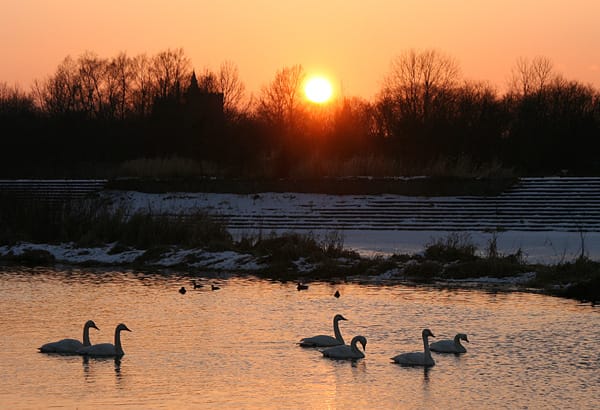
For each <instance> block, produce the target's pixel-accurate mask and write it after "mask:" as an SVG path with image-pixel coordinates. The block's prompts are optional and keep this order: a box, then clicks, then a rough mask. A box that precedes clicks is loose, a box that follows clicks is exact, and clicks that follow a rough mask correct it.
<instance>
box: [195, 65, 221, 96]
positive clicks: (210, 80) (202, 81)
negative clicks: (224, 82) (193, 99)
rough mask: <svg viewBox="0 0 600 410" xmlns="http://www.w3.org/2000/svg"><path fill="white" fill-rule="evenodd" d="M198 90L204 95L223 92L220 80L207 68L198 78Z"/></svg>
mask: <svg viewBox="0 0 600 410" xmlns="http://www.w3.org/2000/svg"><path fill="white" fill-rule="evenodd" d="M198 89H199V90H200V92H203V93H218V92H221V90H220V89H219V80H218V77H217V74H215V73H213V72H212V71H210V70H209V69H208V68H206V69H205V70H204V72H203V73H201V74H200V76H199V77H198Z"/></svg>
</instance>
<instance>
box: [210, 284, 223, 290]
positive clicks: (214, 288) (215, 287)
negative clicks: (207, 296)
mask: <svg viewBox="0 0 600 410" xmlns="http://www.w3.org/2000/svg"><path fill="white" fill-rule="evenodd" d="M219 289H221V288H220V287H218V286H215V285H210V290H219Z"/></svg>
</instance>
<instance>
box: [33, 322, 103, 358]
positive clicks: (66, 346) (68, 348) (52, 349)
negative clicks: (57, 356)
mask: <svg viewBox="0 0 600 410" xmlns="http://www.w3.org/2000/svg"><path fill="white" fill-rule="evenodd" d="M90 327H93V328H94V329H96V330H100V329H98V327H97V326H96V324H95V323H94V321H93V320H88V321H87V322H85V325H83V343H81V342H80V341H79V340H77V339H63V340H59V341H58V342H52V343H46V344H45V345H43V346H42V347H40V348H39V350H40V352H42V353H61V354H77V350H79V349H81V348H83V347H86V346H89V345H90Z"/></svg>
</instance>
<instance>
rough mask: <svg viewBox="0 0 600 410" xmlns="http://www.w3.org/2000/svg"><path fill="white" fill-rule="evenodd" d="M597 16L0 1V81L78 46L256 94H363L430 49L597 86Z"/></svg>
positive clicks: (473, 69)
mask: <svg viewBox="0 0 600 410" xmlns="http://www.w3.org/2000/svg"><path fill="white" fill-rule="evenodd" d="M598 16H600V1H598V0H569V1H566V0H544V1H540V0H427V1H422V0H402V1H400V0H371V1H369V2H367V1H364V0H304V1H296V0H286V1H282V0H168V1H165V0H126V1H123V0H85V1H82V0H0V55H1V56H2V60H1V62H0V82H6V83H8V84H11V85H12V84H16V85H19V86H20V87H22V88H24V89H28V88H29V87H30V86H31V84H32V83H33V81H34V80H43V79H45V78H47V77H48V76H49V75H50V74H52V73H53V72H54V71H55V69H56V67H57V66H58V64H59V63H60V62H61V61H62V60H63V59H64V58H65V57H66V56H68V55H70V56H72V57H77V56H79V55H81V54H83V53H84V52H85V51H92V52H94V53H96V54H98V55H99V56H100V57H107V58H108V57H113V56H116V55H117V54H118V53H119V52H122V51H124V52H126V53H127V54H128V55H129V56H135V55H137V54H142V53H146V54H148V55H153V54H155V53H157V52H160V51H164V50H166V49H168V48H171V49H174V48H180V47H181V48H183V49H184V51H185V54H186V55H187V56H188V57H189V58H190V59H191V62H192V65H193V67H194V68H195V69H196V70H197V71H203V70H204V69H206V68H208V69H211V70H217V69H218V67H219V65H220V64H221V63H222V62H223V61H226V60H227V61H232V62H234V63H235V64H236V65H237V66H238V68H239V73H240V77H241V80H242V81H243V82H244V83H245V85H246V88H247V89H248V91H249V92H251V93H254V94H257V93H258V92H259V91H260V89H261V87H262V86H265V85H267V84H268V83H269V82H270V81H272V79H273V78H274V75H275V73H276V71H277V70H280V69H281V68H283V67H287V66H292V65H295V64H301V65H302V66H303V67H304V69H305V71H306V72H307V73H308V74H322V75H325V76H327V77H329V78H330V79H331V80H332V82H333V83H334V85H335V87H336V88H337V89H338V91H339V90H341V91H342V93H343V95H345V96H359V97H363V98H367V99H370V98H373V97H374V96H375V95H376V94H377V92H378V91H379V90H380V89H381V87H382V83H383V78H384V77H385V75H386V73H387V72H388V71H389V67H390V62H391V60H392V59H393V58H394V57H395V56H397V55H399V54H401V53H402V52H404V51H406V50H409V49H416V50H425V49H436V50H439V51H441V52H443V53H444V54H447V55H449V56H451V57H453V58H454V59H456V61H457V62H458V63H459V65H460V67H461V70H462V76H463V78H465V79H468V80H475V81H487V82H489V83H490V84H492V85H494V86H496V87H497V88H498V89H499V90H500V91H502V90H503V89H504V87H506V84H507V82H508V78H509V77H510V72H511V69H512V68H513V67H514V65H515V62H516V61H517V59H518V58H529V59H532V58H533V57H536V56H544V57H547V58H549V59H550V60H551V61H552V62H553V63H554V67H555V69H556V71H557V72H558V73H561V74H562V75H563V76H564V77H566V78H567V79H570V80H578V81H580V82H582V83H584V84H591V85H593V86H595V87H597V88H600V43H599V42H598V41H599V40H600V24H598V23H597V21H598Z"/></svg>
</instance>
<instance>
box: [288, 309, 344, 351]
mask: <svg viewBox="0 0 600 410" xmlns="http://www.w3.org/2000/svg"><path fill="white" fill-rule="evenodd" d="M340 320H348V319H346V318H345V317H344V316H342V315H339V314H338V315H335V316H334V317H333V333H334V334H335V337H332V336H328V335H317V336H313V337H305V338H304V339H302V340H300V342H299V343H298V344H299V345H300V346H302V347H329V346H338V345H343V344H344V338H343V337H342V334H341V333H340V327H339V324H338V322H339V321H340Z"/></svg>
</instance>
